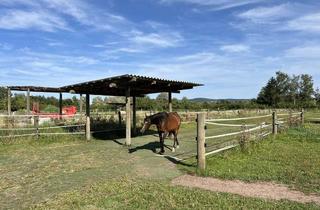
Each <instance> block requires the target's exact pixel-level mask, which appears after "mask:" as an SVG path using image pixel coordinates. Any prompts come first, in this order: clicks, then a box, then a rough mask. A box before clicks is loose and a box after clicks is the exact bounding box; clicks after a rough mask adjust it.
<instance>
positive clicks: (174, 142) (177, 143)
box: [172, 131, 179, 152]
mask: <svg viewBox="0 0 320 210" xmlns="http://www.w3.org/2000/svg"><path fill="white" fill-rule="evenodd" d="M172 133H173V135H174V139H173V148H172V152H175V151H176V148H177V149H178V148H179V141H178V132H176V131H175V132H172Z"/></svg>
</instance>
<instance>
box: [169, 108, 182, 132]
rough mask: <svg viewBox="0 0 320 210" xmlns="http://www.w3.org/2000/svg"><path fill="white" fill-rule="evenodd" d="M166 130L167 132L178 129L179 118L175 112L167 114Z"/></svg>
mask: <svg viewBox="0 0 320 210" xmlns="http://www.w3.org/2000/svg"><path fill="white" fill-rule="evenodd" d="M166 124H167V126H166V127H167V129H168V130H169V131H177V130H179V128H180V124H181V118H180V116H179V114H178V113H177V112H169V113H168V119H167V123H166Z"/></svg>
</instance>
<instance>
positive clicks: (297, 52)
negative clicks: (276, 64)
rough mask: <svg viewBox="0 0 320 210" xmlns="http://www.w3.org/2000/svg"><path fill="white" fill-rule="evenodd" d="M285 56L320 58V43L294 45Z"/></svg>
mask: <svg viewBox="0 0 320 210" xmlns="http://www.w3.org/2000/svg"><path fill="white" fill-rule="evenodd" d="M285 56H286V57H289V58H301V59H317V60H318V59H319V57H320V45H317V44H314V45H306V46H298V47H293V48H290V49H288V50H286V52H285Z"/></svg>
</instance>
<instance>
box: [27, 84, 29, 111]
mask: <svg viewBox="0 0 320 210" xmlns="http://www.w3.org/2000/svg"><path fill="white" fill-rule="evenodd" d="M27 114H28V115H29V114H30V88H28V90H27Z"/></svg>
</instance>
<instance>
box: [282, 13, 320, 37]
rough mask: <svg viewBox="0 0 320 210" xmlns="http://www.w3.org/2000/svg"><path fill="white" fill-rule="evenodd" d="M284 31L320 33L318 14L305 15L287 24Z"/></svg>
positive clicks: (319, 15)
mask: <svg viewBox="0 0 320 210" xmlns="http://www.w3.org/2000/svg"><path fill="white" fill-rule="evenodd" d="M285 29H288V30H295V31H305V32H317V33H319V32H320V13H313V14H309V15H305V16H302V17H299V18H296V19H293V20H291V21H289V22H288V25H287V26H286V28H285Z"/></svg>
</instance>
